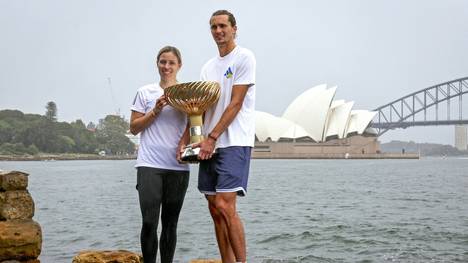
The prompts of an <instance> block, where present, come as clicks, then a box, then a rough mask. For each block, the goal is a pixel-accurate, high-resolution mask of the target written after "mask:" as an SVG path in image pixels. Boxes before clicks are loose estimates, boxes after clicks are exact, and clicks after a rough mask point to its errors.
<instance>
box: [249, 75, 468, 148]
mask: <svg viewBox="0 0 468 263" xmlns="http://www.w3.org/2000/svg"><path fill="white" fill-rule="evenodd" d="M336 89H337V87H336V86H334V87H330V88H327V85H326V84H322V85H318V86H316V87H313V88H311V89H308V90H306V91H305V92H304V93H302V94H301V95H299V96H298V97H297V98H296V99H295V100H294V101H293V102H292V103H291V104H290V105H289V106H288V107H287V109H286V110H285V112H284V114H283V116H282V117H276V116H273V115H271V114H269V113H265V112H259V111H257V112H256V128H255V132H256V136H257V139H258V140H259V141H260V142H265V141H281V140H288V139H289V140H297V139H301V140H304V139H306V138H308V139H309V140H310V141H314V142H326V141H329V140H332V139H344V138H348V137H350V136H353V135H366V134H368V135H375V134H376V132H375V130H374V129H372V128H369V124H370V122H371V121H372V119H373V118H374V116H375V115H376V114H377V112H374V111H367V110H353V109H352V108H353V106H354V102H352V101H350V102H346V101H345V100H336V101H334V100H333V99H334V97H335V93H336ZM465 137H466V136H465Z"/></svg>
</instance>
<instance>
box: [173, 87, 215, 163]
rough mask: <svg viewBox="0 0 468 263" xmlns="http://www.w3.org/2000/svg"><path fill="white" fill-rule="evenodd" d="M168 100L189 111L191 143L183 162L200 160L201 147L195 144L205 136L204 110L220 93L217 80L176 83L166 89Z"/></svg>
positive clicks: (182, 157) (183, 155)
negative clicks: (203, 128)
mask: <svg viewBox="0 0 468 263" xmlns="http://www.w3.org/2000/svg"><path fill="white" fill-rule="evenodd" d="M164 95H165V97H166V101H167V103H168V104H169V105H171V106H172V107H174V108H176V109H178V110H180V111H183V112H185V113H187V115H188V116H189V123H190V144H189V145H187V147H185V149H184V152H183V153H182V156H181V159H182V161H183V162H189V163H196V162H198V153H199V152H200V149H199V148H193V147H192V146H193V144H195V143H199V142H201V141H202V140H203V139H204V137H203V132H202V127H203V118H202V115H203V112H205V111H206V110H207V109H208V108H209V107H211V106H212V105H213V104H215V103H216V102H217V101H218V99H219V95H220V86H219V83H218V82H216V81H194V82H186V83H180V84H176V85H173V86H170V87H167V88H165V89H164Z"/></svg>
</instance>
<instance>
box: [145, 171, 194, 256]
mask: <svg viewBox="0 0 468 263" xmlns="http://www.w3.org/2000/svg"><path fill="white" fill-rule="evenodd" d="M188 183H189V172H188V171H175V170H165V169H156V168H150V167H138V172H137V189H138V196H139V199H140V209H141V215H142V218H143V226H142V228H141V236H140V241H141V252H142V253H143V259H144V261H145V263H153V262H156V255H157V253H158V232H157V231H158V222H159V211H161V210H162V212H161V222H162V230H161V240H160V246H161V263H166V262H172V259H173V258H174V251H175V247H176V243H177V221H178V219H179V214H180V209H181V208H182V204H183V203H184V197H185V192H186V191H187V187H188ZM161 207H162V209H161Z"/></svg>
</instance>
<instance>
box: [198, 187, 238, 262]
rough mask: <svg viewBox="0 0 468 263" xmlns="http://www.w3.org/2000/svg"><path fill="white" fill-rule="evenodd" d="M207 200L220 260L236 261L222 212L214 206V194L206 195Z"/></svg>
mask: <svg viewBox="0 0 468 263" xmlns="http://www.w3.org/2000/svg"><path fill="white" fill-rule="evenodd" d="M205 197H206V199H207V200H208V208H209V210H210V214H211V217H212V218H213V222H214V225H215V232H216V240H217V241H218V248H219V253H220V254H221V260H222V261H223V262H229V263H230V262H236V257H235V256H234V252H233V250H232V247H231V243H230V241H229V233H228V228H227V225H226V220H224V218H223V216H222V214H221V213H220V212H219V211H218V209H217V208H216V203H215V200H216V196H214V195H206V196H205Z"/></svg>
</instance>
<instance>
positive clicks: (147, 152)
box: [131, 83, 189, 170]
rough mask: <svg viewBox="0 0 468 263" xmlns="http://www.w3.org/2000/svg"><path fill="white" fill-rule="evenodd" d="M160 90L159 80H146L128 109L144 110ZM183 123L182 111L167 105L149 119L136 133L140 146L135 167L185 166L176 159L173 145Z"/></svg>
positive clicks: (145, 111) (163, 167)
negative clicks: (147, 124)
mask: <svg viewBox="0 0 468 263" xmlns="http://www.w3.org/2000/svg"><path fill="white" fill-rule="evenodd" d="M163 94H164V90H163V89H162V88H161V87H160V86H159V84H156V83H155V84H149V85H146V86H143V87H141V88H139V89H138V91H137V94H136V96H135V99H134V100H133V104H132V107H131V110H132V111H137V112H140V113H147V112H149V111H151V110H152V109H153V108H154V105H155V103H156V100H157V99H158V98H159V97H161V96H162V95H163ZM186 125H187V116H186V114H185V113H183V112H181V111H179V110H177V109H174V108H173V107H171V106H170V105H167V106H165V107H164V108H163V110H162V111H161V112H160V113H159V115H158V116H157V117H156V119H155V120H154V122H153V123H151V124H150V126H148V127H146V129H144V130H143V131H142V132H141V134H140V146H139V148H138V157H137V163H136V165H135V167H140V166H145V167H154V168H160V169H170V170H188V169H189V167H188V165H187V164H180V163H179V162H177V159H176V151H177V145H178V143H179V140H180V138H181V137H182V134H183V133H184V131H185V127H186Z"/></svg>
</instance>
